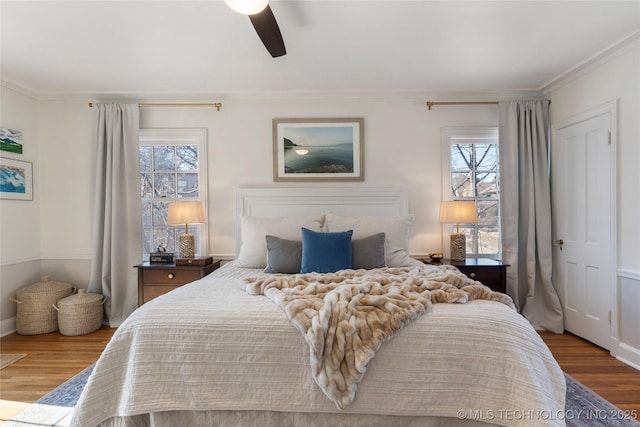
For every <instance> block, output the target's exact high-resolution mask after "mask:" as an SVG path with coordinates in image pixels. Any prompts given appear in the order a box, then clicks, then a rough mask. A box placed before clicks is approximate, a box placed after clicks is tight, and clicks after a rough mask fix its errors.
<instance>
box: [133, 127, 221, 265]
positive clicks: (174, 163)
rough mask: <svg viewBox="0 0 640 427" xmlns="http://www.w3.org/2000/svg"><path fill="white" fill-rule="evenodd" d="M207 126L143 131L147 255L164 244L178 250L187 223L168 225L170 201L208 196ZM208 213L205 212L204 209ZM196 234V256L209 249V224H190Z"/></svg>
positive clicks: (142, 193) (142, 182)
mask: <svg viewBox="0 0 640 427" xmlns="http://www.w3.org/2000/svg"><path fill="white" fill-rule="evenodd" d="M206 140H207V134H206V130H205V129H151V130H141V131H140V196H141V198H142V228H143V250H144V254H145V256H146V255H147V254H149V253H150V252H155V251H156V248H158V247H159V246H163V247H165V248H166V250H167V252H174V253H177V252H178V246H177V244H176V243H177V242H178V241H179V237H180V234H182V233H184V226H171V225H168V224H167V212H168V205H169V203H172V202H175V201H200V202H202V204H203V206H205V211H206V206H207V203H206V195H207V177H206V171H207V168H206V159H207V153H206ZM205 215H206V212H205ZM189 232H190V233H192V234H194V235H195V240H196V256H204V255H206V254H207V253H208V251H207V242H208V240H209V239H208V237H207V228H206V224H193V225H189Z"/></svg>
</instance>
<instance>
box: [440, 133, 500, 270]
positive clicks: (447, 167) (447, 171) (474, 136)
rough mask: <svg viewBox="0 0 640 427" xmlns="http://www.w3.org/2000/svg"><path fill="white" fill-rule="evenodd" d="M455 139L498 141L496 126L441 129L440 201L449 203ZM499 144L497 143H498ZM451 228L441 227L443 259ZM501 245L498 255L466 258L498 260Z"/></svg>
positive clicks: (474, 255)
mask: <svg viewBox="0 0 640 427" xmlns="http://www.w3.org/2000/svg"><path fill="white" fill-rule="evenodd" d="M455 139H466V140H477V141H478V142H481V141H482V140H485V139H491V140H492V142H494V141H498V126H453V127H444V128H442V143H441V152H442V193H441V195H442V200H443V201H450V200H452V198H451V145H452V144H453V142H452V141H453V140H455ZM498 143H499V141H498ZM452 230H453V226H449V224H443V225H442V247H443V249H444V254H445V257H447V258H448V257H449V256H450V254H449V246H450V245H449V239H450V237H451V231H452ZM501 252H502V244H500V253H498V254H471V255H468V256H467V258H494V259H500V258H501V256H502V253H501Z"/></svg>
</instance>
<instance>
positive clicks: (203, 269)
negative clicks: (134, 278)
mask: <svg viewBox="0 0 640 427" xmlns="http://www.w3.org/2000/svg"><path fill="white" fill-rule="evenodd" d="M134 267H135V268H137V269H138V307H139V306H141V305H142V304H144V303H145V302H149V301H151V300H152V299H154V298H156V297H158V296H160V295H162V294H166V293H167V292H169V291H172V290H174V289H176V288H179V287H180V286H182V285H186V284H187V283H191V282H193V281H194V280H198V279H202V278H203V277H204V276H206V275H207V274H209V273H211V272H212V271H214V270H216V269H218V268H219V267H220V260H219V259H214V260H213V263H211V264H209V265H204V266H195V265H175V264H150V263H149V262H143V263H142V264H138V265H136V266H134Z"/></svg>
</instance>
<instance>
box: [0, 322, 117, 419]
mask: <svg viewBox="0 0 640 427" xmlns="http://www.w3.org/2000/svg"><path fill="white" fill-rule="evenodd" d="M114 332H115V329H111V328H109V327H107V326H103V327H102V328H101V329H99V330H98V331H96V332H94V333H92V334H88V335H81V336H77V337H67V336H64V335H62V334H60V333H59V332H51V333H49V334H43V335H31V336H25V335H18V334H16V333H14V334H11V335H7V336H6V337H3V338H2V339H0V351H1V352H2V353H3V354H12V353H20V354H26V355H27V356H26V357H24V358H23V359H21V360H19V361H18V362H16V363H14V364H13V365H10V366H8V367H6V368H4V369H2V370H0V422H1V421H4V420H7V419H10V418H11V417H13V416H14V415H15V414H17V413H19V412H20V411H21V410H23V409H24V408H25V407H27V406H28V405H29V404H30V403H32V402H35V401H36V400H38V399H40V398H41V397H42V396H44V395H45V394H47V393H48V392H50V391H51V390H53V389H54V388H56V387H57V386H59V385H60V384H62V383H63V382H65V381H66V380H68V379H69V378H71V377H73V376H75V375H76V374H78V373H79V372H80V371H82V370H83V369H84V368H86V367H87V366H89V365H91V364H92V363H93V362H95V361H96V360H98V357H99V356H100V353H102V350H104V348H105V346H106V345H107V342H109V340H110V339H111V336H112V335H113V333H114Z"/></svg>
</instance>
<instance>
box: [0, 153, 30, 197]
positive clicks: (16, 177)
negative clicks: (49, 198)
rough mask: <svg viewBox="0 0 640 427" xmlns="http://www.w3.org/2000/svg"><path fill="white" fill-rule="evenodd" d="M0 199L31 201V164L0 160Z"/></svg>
mask: <svg viewBox="0 0 640 427" xmlns="http://www.w3.org/2000/svg"><path fill="white" fill-rule="evenodd" d="M0 199H12V200H33V165H32V164H31V162H23V161H21V160H13V159H5V158H0Z"/></svg>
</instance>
